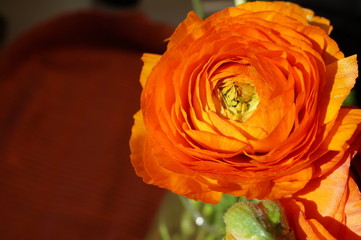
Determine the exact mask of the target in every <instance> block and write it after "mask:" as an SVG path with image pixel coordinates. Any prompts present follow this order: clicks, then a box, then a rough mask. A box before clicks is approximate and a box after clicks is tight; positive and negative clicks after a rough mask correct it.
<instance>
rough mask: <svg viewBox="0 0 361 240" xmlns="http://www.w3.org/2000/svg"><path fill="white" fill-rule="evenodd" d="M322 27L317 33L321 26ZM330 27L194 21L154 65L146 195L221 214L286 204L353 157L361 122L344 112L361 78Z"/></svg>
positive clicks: (136, 148)
mask: <svg viewBox="0 0 361 240" xmlns="http://www.w3.org/2000/svg"><path fill="white" fill-rule="evenodd" d="M315 25H317V26H315ZM330 30H331V26H330V24H329V22H328V21H327V20H326V19H324V18H320V17H314V16H313V13H312V11H310V10H305V9H303V8H301V7H299V6H298V5H295V4H291V3H284V2H252V3H246V4H242V5H239V6H238V7H231V8H227V9H225V10H223V11H221V12H218V13H216V14H214V15H212V16H210V17H208V18H207V19H206V20H204V21H203V20H202V19H200V18H199V17H198V16H196V15H195V14H194V13H193V12H190V13H189V14H188V17H187V18H186V19H185V21H184V22H182V23H181V24H180V25H179V27H178V28H177V29H176V31H175V32H174V34H173V35H172V36H171V37H170V39H169V44H168V49H167V51H166V52H165V53H164V54H163V55H162V56H161V55H154V54H144V56H143V61H144V67H143V70H142V73H141V79H140V81H141V84H142V85H143V92H142V96H141V111H139V112H138V113H137V114H136V115H135V124H134V127H133V129H132V137H131V140H130V147H131V161H132V163H133V166H134V168H135V170H136V172H137V174H138V175H139V176H141V177H142V178H143V180H144V181H145V182H146V183H149V184H155V185H157V186H159V187H162V188H166V189H169V190H171V191H173V192H175V193H177V194H181V195H184V196H186V197H189V198H192V199H198V200H202V201H205V202H211V203H216V202H217V201H219V199H220V198H221V195H222V193H225V194H233V195H238V196H246V197H248V198H258V199H264V198H281V197H285V196H287V195H290V194H294V193H296V192H298V191H299V190H300V189H302V188H304V186H305V185H306V184H307V183H308V182H309V181H310V180H312V179H314V178H317V177H320V176H322V175H325V174H327V173H328V172H329V171H331V170H332V169H333V168H334V166H335V165H337V164H338V162H339V159H341V158H343V157H347V156H351V155H352V154H353V153H352V151H351V150H350V145H351V143H352V142H353V139H355V136H356V135H357V134H358V133H359V132H360V122H361V110H359V109H351V108H341V104H342V102H343V100H344V99H345V98H346V96H347V95H348V93H349V91H350V89H351V88H352V87H353V85H354V83H355V79H356V77H357V62H356V56H351V57H347V58H345V57H344V55H343V53H342V52H341V51H340V50H339V48H338V46H337V44H336V43H335V41H333V40H332V39H331V38H330V37H329V36H328V34H329V32H330Z"/></svg>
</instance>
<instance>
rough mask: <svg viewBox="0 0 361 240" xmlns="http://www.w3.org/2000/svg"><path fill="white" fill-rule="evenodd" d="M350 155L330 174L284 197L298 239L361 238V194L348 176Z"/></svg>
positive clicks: (354, 239) (285, 206) (289, 218)
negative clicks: (289, 196) (290, 195)
mask: <svg viewBox="0 0 361 240" xmlns="http://www.w3.org/2000/svg"><path fill="white" fill-rule="evenodd" d="M349 166H350V158H347V159H346V161H344V160H342V161H341V162H340V164H338V166H337V168H336V169H335V170H334V171H332V172H331V173H330V174H327V175H325V176H322V177H320V178H317V179H313V180H311V181H310V182H309V184H308V185H307V186H308V187H307V188H305V189H303V190H301V191H300V192H299V193H297V194H295V195H294V196H293V197H292V198H290V199H287V198H286V199H283V200H282V201H281V203H282V205H283V206H284V209H285V210H286V213H287V215H288V216H287V218H288V220H289V222H290V225H291V227H292V229H293V231H294V232H295V235H296V236H297V239H315V240H316V239H317V240H330V239H348V240H356V239H361V225H360V219H361V194H360V191H359V189H358V187H357V185H356V183H355V182H354V181H353V179H352V178H350V176H349Z"/></svg>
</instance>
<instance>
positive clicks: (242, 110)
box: [217, 79, 259, 122]
mask: <svg viewBox="0 0 361 240" xmlns="http://www.w3.org/2000/svg"><path fill="white" fill-rule="evenodd" d="M217 89H218V98H219V100H220V102H221V108H220V109H219V110H220V111H219V112H220V113H221V114H222V115H223V116H225V117H227V118H229V119H232V120H237V121H240V122H244V121H246V120H247V119H248V118H249V117H250V116H251V115H252V114H253V112H254V111H255V110H256V108H257V105H258V103H259V97H258V94H257V92H256V89H255V87H254V85H253V84H252V83H243V82H239V81H236V80H234V79H227V80H224V81H223V82H222V83H221V84H219V85H218V88H217Z"/></svg>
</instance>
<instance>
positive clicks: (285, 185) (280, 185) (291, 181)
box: [270, 167, 313, 198]
mask: <svg viewBox="0 0 361 240" xmlns="http://www.w3.org/2000/svg"><path fill="white" fill-rule="evenodd" d="M312 173H313V169H312V167H308V168H305V169H303V170H301V171H298V172H296V173H294V174H290V175H287V176H284V177H282V178H278V179H276V180H273V182H274V187H273V190H272V192H273V195H271V196H270V198H279V197H282V196H287V195H290V194H293V193H295V192H297V191H298V190H299V189H302V188H303V187H304V186H305V185H306V184H307V183H308V182H309V181H310V179H311V178H312Z"/></svg>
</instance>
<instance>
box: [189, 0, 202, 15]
mask: <svg viewBox="0 0 361 240" xmlns="http://www.w3.org/2000/svg"><path fill="white" fill-rule="evenodd" d="M192 5H193V9H194V11H195V12H196V13H197V15H198V16H199V17H200V18H202V19H204V9H203V5H202V0H192Z"/></svg>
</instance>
